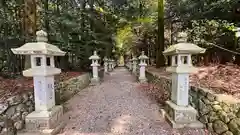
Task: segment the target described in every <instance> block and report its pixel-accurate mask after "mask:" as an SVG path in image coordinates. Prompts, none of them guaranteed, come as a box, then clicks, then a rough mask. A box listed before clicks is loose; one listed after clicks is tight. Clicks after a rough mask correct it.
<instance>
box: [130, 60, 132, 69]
mask: <svg viewBox="0 0 240 135" xmlns="http://www.w3.org/2000/svg"><path fill="white" fill-rule="evenodd" d="M129 70H130V71H132V59H129Z"/></svg>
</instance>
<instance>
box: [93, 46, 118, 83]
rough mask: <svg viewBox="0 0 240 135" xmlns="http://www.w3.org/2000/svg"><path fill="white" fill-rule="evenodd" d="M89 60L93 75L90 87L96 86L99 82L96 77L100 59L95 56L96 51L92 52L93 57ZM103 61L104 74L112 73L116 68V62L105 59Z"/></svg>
mask: <svg viewBox="0 0 240 135" xmlns="http://www.w3.org/2000/svg"><path fill="white" fill-rule="evenodd" d="M89 59H90V60H92V64H91V66H92V74H93V78H92V79H91V85H97V84H99V82H100V78H99V76H98V67H99V66H100V65H99V64H98V61H99V59H100V57H99V56H98V55H97V51H94V53H93V55H92V56H91V57H89ZM103 61H104V72H105V73H109V72H111V71H113V69H114V68H115V67H116V65H117V64H116V62H115V61H114V60H113V59H108V58H107V57H105V58H104V59H103Z"/></svg>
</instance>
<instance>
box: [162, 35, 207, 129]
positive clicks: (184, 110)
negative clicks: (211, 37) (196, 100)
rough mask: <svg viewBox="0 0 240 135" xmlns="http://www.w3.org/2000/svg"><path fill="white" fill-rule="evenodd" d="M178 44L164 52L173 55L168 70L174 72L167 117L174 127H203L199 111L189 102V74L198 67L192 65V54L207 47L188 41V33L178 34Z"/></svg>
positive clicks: (202, 51) (201, 51) (166, 54)
mask: <svg viewBox="0 0 240 135" xmlns="http://www.w3.org/2000/svg"><path fill="white" fill-rule="evenodd" d="M178 38H179V39H178V42H179V43H178V44H175V45H172V46H170V47H169V48H168V49H166V50H165V51H164V52H163V54H164V55H165V56H171V66H170V67H168V68H167V69H166V70H167V71H168V72H171V73H172V92H171V100H170V101H167V102H166V104H167V105H166V109H165V111H166V117H167V119H168V120H169V121H170V123H171V125H172V126H173V128H184V127H190V128H202V127H203V124H202V123H200V122H199V121H197V119H196V116H197V111H196V110H195V109H194V108H193V107H191V106H190V105H189V103H188V100H189V95H188V93H189V92H188V91H189V74H190V73H192V72H194V71H195V70H196V68H194V67H193V65H192V60H191V55H192V54H198V53H204V52H205V49H203V48H200V47H198V46H197V45H195V44H191V43H186V42H187V34H186V33H179V34H178Z"/></svg>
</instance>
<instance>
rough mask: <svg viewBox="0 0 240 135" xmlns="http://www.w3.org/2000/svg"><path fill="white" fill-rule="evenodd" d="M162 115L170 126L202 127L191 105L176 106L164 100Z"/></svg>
mask: <svg viewBox="0 0 240 135" xmlns="http://www.w3.org/2000/svg"><path fill="white" fill-rule="evenodd" d="M161 111H162V114H163V116H164V117H165V118H166V119H167V121H168V122H169V123H170V125H171V126H172V128H203V127H204V125H203V124H202V123H201V122H199V121H198V120H197V111H196V110H195V109H194V108H193V107H191V106H178V105H176V104H175V103H173V102H172V101H167V102H166V107H165V110H161Z"/></svg>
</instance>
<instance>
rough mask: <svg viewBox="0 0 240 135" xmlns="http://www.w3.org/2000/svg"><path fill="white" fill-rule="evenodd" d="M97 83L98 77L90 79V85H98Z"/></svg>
mask: <svg viewBox="0 0 240 135" xmlns="http://www.w3.org/2000/svg"><path fill="white" fill-rule="evenodd" d="M98 84H100V78H99V77H98V78H92V79H91V83H90V85H91V86H94V85H98Z"/></svg>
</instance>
